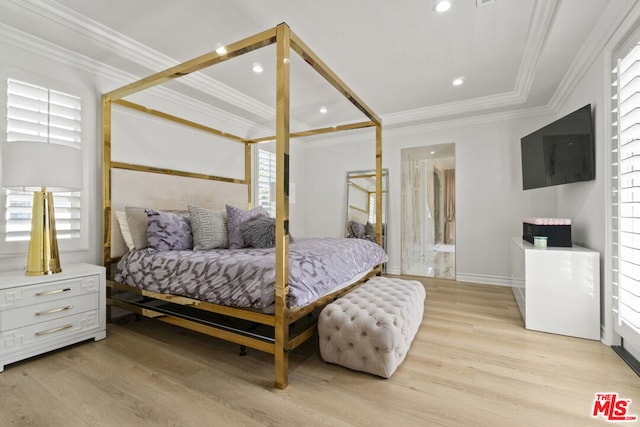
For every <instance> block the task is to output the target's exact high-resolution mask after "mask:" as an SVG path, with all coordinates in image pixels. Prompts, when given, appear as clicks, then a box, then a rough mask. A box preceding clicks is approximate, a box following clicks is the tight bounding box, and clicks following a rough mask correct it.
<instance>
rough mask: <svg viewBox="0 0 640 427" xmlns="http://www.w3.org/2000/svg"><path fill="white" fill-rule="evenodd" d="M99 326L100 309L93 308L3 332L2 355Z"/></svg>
mask: <svg viewBox="0 0 640 427" xmlns="http://www.w3.org/2000/svg"><path fill="white" fill-rule="evenodd" d="M99 326H100V310H92V311H88V312H85V313H78V314H76V315H73V316H66V317H62V318H60V319H56V320H50V321H47V322H41V323H37V324H35V325H30V326H25V327H22V328H18V329H12V330H10V331H5V332H1V333H0V355H2V354H10V353H13V352H18V351H22V350H24V349H28V348H29V347H34V346H40V345H43V344H46V343H47V342H51V341H58V342H61V341H63V340H64V339H65V338H67V337H71V336H73V335H75V334H81V333H83V332H87V331H90V330H92V329H95V328H98V327H99Z"/></svg>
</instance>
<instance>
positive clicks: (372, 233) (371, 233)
mask: <svg viewBox="0 0 640 427" xmlns="http://www.w3.org/2000/svg"><path fill="white" fill-rule="evenodd" d="M365 234H366V236H365V237H366V238H367V239H369V240H371V241H372V242H375V241H376V225H375V224H372V223H370V222H369V221H367V224H366V225H365Z"/></svg>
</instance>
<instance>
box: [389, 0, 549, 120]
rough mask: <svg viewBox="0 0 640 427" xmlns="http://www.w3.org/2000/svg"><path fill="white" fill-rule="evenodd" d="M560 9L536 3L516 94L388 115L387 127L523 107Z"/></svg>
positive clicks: (541, 1)
mask: <svg viewBox="0 0 640 427" xmlns="http://www.w3.org/2000/svg"><path fill="white" fill-rule="evenodd" d="M557 6H558V0H537V1H536V2H535V5H534V9H533V15H532V17H531V22H530V23H529V31H528V33H527V39H526V41H525V48H524V51H523V52H522V59H521V61H520V67H519V68H518V75H517V76H516V83H515V87H514V90H512V91H509V92H505V93H500V94H496V95H488V96H483V97H478V98H473V99H467V100H464V101H459V102H451V103H447V104H440V105H433V106H429V107H423V108H416V109H413V110H407V111H401V112H398V113H392V114H387V115H385V116H384V123H385V124H387V125H389V124H401V123H410V122H417V121H423V120H430V119H435V118H438V117H445V116H449V115H454V114H462V113H470V112H475V111H478V110H490V109H493V108H504V107H511V106H515V105H518V104H522V103H524V102H525V101H526V100H527V98H528V96H529V91H530V90H531V85H532V83H533V79H534V77H535V71H536V69H537V66H538V61H539V60H540V54H541V53H542V48H543V47H544V43H545V41H546V39H547V35H548V34H549V31H550V29H551V24H552V22H553V17H554V16H555V12H556V9H557Z"/></svg>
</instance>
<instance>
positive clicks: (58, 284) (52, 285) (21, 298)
mask: <svg viewBox="0 0 640 427" xmlns="http://www.w3.org/2000/svg"><path fill="white" fill-rule="evenodd" d="M99 288H100V276H99V275H97V274H96V275H90V276H84V277H78V278H75V279H68V280H56V281H51V282H47V283H42V284H37V285H29V286H20V287H15V288H8V289H3V290H1V291H0V309H2V310H7V309H10V308H14V307H24V306H27V305H32V304H40V303H43V302H48V301H54V300H58V299H64V298H69V297H72V296H76V295H83V294H88V293H92V292H98V290H99Z"/></svg>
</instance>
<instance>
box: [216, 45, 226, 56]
mask: <svg viewBox="0 0 640 427" xmlns="http://www.w3.org/2000/svg"><path fill="white" fill-rule="evenodd" d="M216 53H217V54H218V55H224V54H225V53H227V48H226V47H224V46H220V47H218V48H217V49H216Z"/></svg>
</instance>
